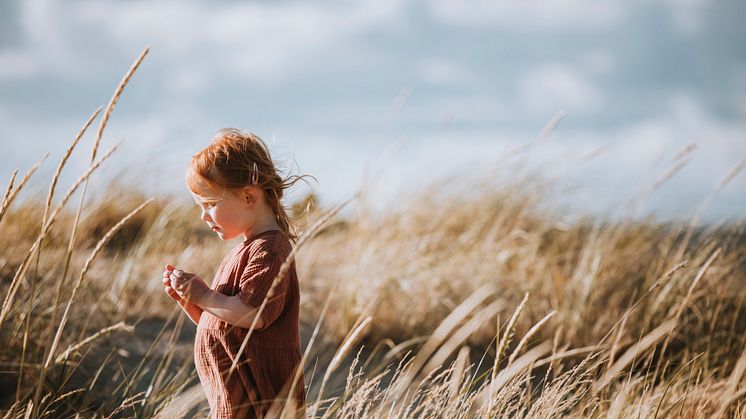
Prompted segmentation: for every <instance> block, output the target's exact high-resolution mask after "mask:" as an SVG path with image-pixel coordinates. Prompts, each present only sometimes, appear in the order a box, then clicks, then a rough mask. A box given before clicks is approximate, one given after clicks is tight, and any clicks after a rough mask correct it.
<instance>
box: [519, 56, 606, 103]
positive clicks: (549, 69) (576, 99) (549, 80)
mask: <svg viewBox="0 0 746 419" xmlns="http://www.w3.org/2000/svg"><path fill="white" fill-rule="evenodd" d="M520 97H521V99H522V101H523V103H524V105H525V106H526V108H527V110H528V111H529V112H531V113H533V114H535V115H547V114H551V113H553V112H554V111H556V110H557V109H565V110H566V111H568V112H570V113H583V112H591V111H597V110H598V109H599V107H601V106H602V105H603V96H602V94H601V91H600V90H599V89H598V88H597V87H596V86H595V85H593V84H592V83H591V82H590V81H588V80H586V79H584V78H583V77H582V76H581V75H580V74H578V73H577V72H576V71H574V70H573V69H571V68H570V67H568V66H566V65H564V64H560V63H549V64H544V65H541V66H539V67H537V68H534V69H533V70H530V71H528V72H527V73H526V74H525V75H524V76H523V77H522V79H521V81H520Z"/></svg>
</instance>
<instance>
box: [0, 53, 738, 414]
mask: <svg viewBox="0 0 746 419" xmlns="http://www.w3.org/2000/svg"><path fill="white" fill-rule="evenodd" d="M146 53H147V50H146V51H145V52H143V54H142V55H141V56H140V57H139V58H138V60H136V65H133V67H132V68H131V69H130V71H129V72H128V73H127V75H126V76H125V77H124V79H123V81H122V83H121V84H120V85H119V87H118V88H117V89H116V91H115V94H114V96H113V98H112V100H111V101H110V105H109V107H108V108H107V110H106V112H104V118H103V120H102V121H101V124H100V126H99V129H98V131H97V135H96V141H95V145H94V152H93V153H92V156H91V166H90V167H89V168H88V170H87V171H86V172H85V173H84V174H83V175H82V176H81V177H80V178H79V179H78V180H77V181H76V182H75V183H74V184H73V185H72V186H70V187H69V189H68V191H67V193H66V194H65V195H64V196H63V197H62V198H61V199H60V200H59V201H58V202H57V204H56V205H52V203H53V201H54V195H55V193H54V191H55V188H56V186H57V180H58V176H59V173H60V171H61V170H63V168H64V166H65V163H66V161H67V158H68V157H69V155H70V153H72V152H75V151H76V147H77V145H78V142H79V141H80V138H81V137H82V136H83V135H84V133H85V131H86V128H88V127H89V126H90V125H91V124H92V122H93V121H94V120H95V119H96V118H97V117H98V115H99V111H96V112H94V114H93V115H92V116H91V117H90V118H89V120H88V121H87V122H86V123H85V124H84V128H83V129H82V130H81V131H80V132H79V133H78V135H76V136H75V137H74V140H73V142H72V144H71V146H70V147H69V149H68V150H67V151H66V153H65V154H64V155H63V157H62V159H61V162H60V163H59V165H58V167H57V171H56V172H55V175H54V177H53V179H52V181H51V182H50V190H49V194H48V195H47V197H46V199H44V200H39V201H38V202H35V201H27V202H24V203H22V204H17V203H16V202H15V201H16V197H17V196H18V195H19V193H23V191H22V189H23V186H24V185H25V184H26V183H27V181H28V178H29V177H31V176H32V175H33V174H34V172H35V170H36V167H38V165H35V166H34V167H32V168H31V169H30V170H28V172H27V175H26V176H24V178H23V179H22V180H21V181H20V182H18V184H17V185H15V182H16V179H15V177H16V173H14V174H13V176H12V178H11V179H10V182H9V186H8V187H7V189H6V192H5V194H4V197H5V198H4V200H3V205H2V210H0V249H3V250H2V253H0V294H1V295H2V297H3V298H2V301H3V305H2V311H0V345H1V347H2V349H3V350H2V351H0V363H1V365H2V372H3V374H1V375H0V388H2V392H0V409H1V410H2V416H3V417H9V418H10V417H45V416H49V417H65V416H75V415H79V416H81V417H153V416H158V417H181V416H184V415H190V414H191V415H195V414H196V415H204V414H205V413H206V411H205V407H206V406H205V402H204V396H203V394H202V391H201V389H200V388H199V383H198V381H197V379H196V376H195V373H194V366H193V365H192V352H191V344H192V342H191V341H190V338H191V337H192V336H193V330H192V329H193V326H192V325H191V323H189V322H186V323H185V322H184V317H185V316H184V315H183V313H181V311H180V310H179V309H178V308H177V307H176V306H175V305H174V304H171V302H170V300H168V297H166V295H165V294H164V293H163V291H162V287H161V284H160V281H159V280H158V277H159V273H160V270H161V269H162V266H163V264H164V261H175V262H176V263H179V264H183V265H184V266H185V267H186V268H187V269H193V270H199V269H203V271H199V274H200V275H201V276H203V277H205V278H209V277H210V276H211V275H212V274H213V273H214V272H210V271H209V269H211V268H204V267H214V266H217V264H218V262H219V261H220V259H221V258H222V256H223V254H224V252H225V250H226V248H227V244H225V243H221V242H219V240H216V239H214V238H213V237H211V235H210V232H209V231H205V228H204V226H203V225H201V224H202V223H201V221H200V220H199V219H198V217H197V215H196V214H197V213H196V211H195V210H194V208H192V207H190V206H189V204H187V203H180V202H179V201H178V200H176V199H172V198H171V197H159V198H158V199H154V200H151V199H149V197H146V196H142V195H141V194H140V193H139V192H138V191H136V190H134V189H129V186H127V185H125V184H117V185H112V188H110V189H111V190H113V192H110V193H115V194H116V196H117V197H118V198H117V204H116V205H111V204H110V203H111V201H112V199H111V197H110V196H106V195H102V196H94V197H90V199H89V200H86V199H85V185H86V182H87V179H89V177H90V176H95V174H96V173H95V172H96V170H97V168H98V167H99V166H100V165H101V164H106V160H107V159H109V158H116V154H112V153H115V151H114V149H112V150H111V152H109V153H106V154H105V155H104V156H103V157H100V158H99V159H98V160H96V154H97V153H96V151H95V150H97V149H98V147H99V145H100V142H101V139H102V136H103V133H104V128H105V125H106V120H108V118H109V115H110V114H111V113H112V109H113V107H114V105H115V104H116V102H117V101H118V100H119V97H120V95H121V94H122V90H123V89H124V86H125V85H126V82H127V81H128V80H129V79H130V78H131V77H132V75H133V73H134V71H135V70H136V68H137V65H139V63H140V62H141V61H142V59H143V57H144V56H145V54H146ZM558 122H559V119H558V118H555V119H553V120H552V121H550V124H549V125H548V127H547V129H545V131H544V132H543V133H542V135H541V136H540V139H539V140H537V142H536V144H533V145H531V147H540V146H541V144H542V143H543V142H545V141H548V137H549V135H550V134H551V130H552V129H554V128H555V127H556V126H557V124H558ZM529 148H530V147H529ZM693 152H696V151H694V150H693V148H692V147H688V148H685V150H683V151H682V152H681V153H679V155H678V156H677V158H676V162H674V164H673V165H672V166H671V168H670V169H669V170H666V171H665V172H664V173H663V174H662V175H661V176H658V177H657V178H655V179H651V181H650V184H649V185H646V186H645V187H643V188H642V190H643V191H644V193H643V194H642V195H641V196H647V195H648V194H649V193H654V191H655V190H656V189H657V188H659V187H660V185H661V184H662V183H663V182H665V181H667V180H668V179H669V178H670V177H671V176H674V175H675V173H676V172H677V171H679V170H681V167H683V166H682V164H684V163H682V162H684V161H685V160H684V159H685V158H686V156H688V155H690V154H691V153H693ZM516 155H518V156H519V157H520V153H514V154H512V155H511V157H510V158H508V160H510V159H514V158H515V156H516ZM42 161H43V159H42ZM39 164H41V162H40V163H39ZM506 164H507V163H506ZM518 167H519V169H520V170H518V173H523V174H524V175H523V176H518V177H516V178H515V179H514V181H513V182H512V183H504V184H502V185H501V186H499V187H498V186H495V185H494V184H491V183H489V182H488V181H487V180H484V183H481V184H480V183H477V184H474V183H472V185H471V187H472V188H477V190H479V192H480V193H479V194H477V195H474V194H473V193H469V191H465V190H461V191H459V190H454V189H453V188H452V186H453V185H452V184H451V185H448V184H446V185H433V186H432V187H431V188H429V189H427V190H424V191H422V193H421V194H419V195H417V196H412V197H410V198H409V199H408V200H407V201H405V202H402V203H401V205H400V206H398V207H397V208H395V209H394V210H392V211H391V212H389V213H386V214H373V212H372V211H371V210H370V205H369V203H367V202H366V200H365V195H364V194H361V195H358V196H355V197H354V199H353V200H352V201H351V205H353V206H355V209H356V210H357V211H356V212H355V213H354V215H352V216H351V217H349V218H346V219H341V218H339V217H337V216H336V215H335V214H336V211H337V210H338V208H335V209H324V208H321V207H318V206H316V207H314V208H313V212H312V213H311V215H310V219H309V220H308V225H309V226H312V227H309V228H306V229H305V230H304V236H302V238H301V240H300V241H299V243H298V245H297V246H296V249H294V252H293V257H294V258H295V261H296V264H297V267H298V271H299V274H300V277H301V281H302V283H301V289H302V301H301V304H302V306H301V318H302V319H303V321H304V330H305V331H307V332H310V329H313V332H312V333H306V334H304V337H303V345H304V347H303V349H304V367H305V371H306V382H305V384H306V386H307V387H308V397H307V401H308V406H307V411H308V413H309V414H310V415H313V416H315V417H449V418H450V417H494V416H501V417H503V416H505V417H541V418H544V417H557V416H570V417H608V418H622V417H713V416H715V417H717V416H725V417H742V416H743V415H744V414H746V401H745V400H744V398H745V397H746V390H745V389H746V386H745V385H744V375H745V374H746V333H745V332H746V314H744V307H743V306H744V304H743V303H744V301H745V299H746V287H744V285H745V284H746V258H745V257H744V255H746V231H745V230H744V225H743V220H736V221H728V222H724V223H720V224H717V223H714V224H709V225H700V221H699V220H700V218H701V216H702V213H703V211H704V210H705V209H706V207H707V205H709V203H710V202H712V200H713V199H714V198H715V196H716V195H717V194H718V193H720V191H722V190H723V189H724V188H725V187H726V186H727V184H728V182H730V180H731V179H733V178H734V177H735V176H737V175H738V174H739V171H740V170H741V169H743V167H744V165H743V163H739V164H738V165H736V166H734V167H733V168H732V169H730V170H729V171H728V172H727V173H726V174H725V175H724V176H723V179H722V181H721V182H720V183H719V184H718V185H716V186H715V188H714V189H713V194H712V195H710V196H708V197H707V198H706V199H705V201H703V205H702V206H701V207H699V208H695V209H693V213H692V218H691V219H690V220H688V221H687V222H675V223H662V222H656V221H655V220H650V219H648V220H637V219H622V220H620V221H608V220H601V219H597V218H593V217H578V218H577V219H576V221H574V222H572V223H566V222H559V221H558V217H557V216H556V214H554V213H553V212H552V210H551V203H548V204H549V205H547V202H545V198H544V196H543V195H542V193H541V191H542V187H543V186H542V184H541V182H540V181H536V180H532V177H531V176H529V174H528V172H527V171H524V170H523V169H521V168H522V167H525V166H521V165H520V164H519V165H518ZM80 186H83V188H82V189H79V187H80ZM79 191H83V192H82V193H81V194H80V201H79V205H78V207H77V208H75V209H70V208H68V207H67V203H68V202H69V199H71V198H72V196H73V195H74V194H76V193H77V192H79ZM123 192H124V193H123ZM122 197H126V198H122ZM444 197H447V199H444ZM638 198H639V197H636V198H635V199H638ZM633 201H634V200H633ZM312 202H314V201H313V200H311V199H310V198H309V199H308V200H306V201H305V202H298V203H295V204H293V207H295V208H303V207H304V206H305V205H306V204H309V203H312ZM636 203H637V201H634V202H633V205H636ZM84 207H85V208H89V212H90V213H91V214H94V215H93V216H90V217H88V218H81V209H82V208H84ZM314 223H315V224H314ZM166 238H168V240H166ZM185 243H188V244H185ZM32 267H33V268H32ZM205 269H207V270H205ZM213 269H214V268H213ZM73 278H75V281H74V282H72V279H73ZM190 333H191V335H190ZM309 334H310V336H309ZM275 409H276V410H274V412H277V413H280V412H281V413H283V414H284V415H288V416H289V415H290V412H289V410H288V409H289V405H284V404H283V403H282V401H280V402H279V403H278V404H277V405H276V406H275Z"/></svg>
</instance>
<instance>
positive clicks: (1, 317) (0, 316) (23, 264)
mask: <svg viewBox="0 0 746 419" xmlns="http://www.w3.org/2000/svg"><path fill="white" fill-rule="evenodd" d="M116 148H117V146H114V147H113V148H112V149H110V150H109V151H108V152H107V153H106V154H105V155H104V156H103V157H102V158H101V159H99V160H98V161H96V162H95V163H93V164H92V165H91V166H89V167H88V170H86V172H85V173H84V174H83V175H82V176H81V177H79V178H78V180H76V181H75V183H73V185H72V186H70V189H68V190H67V193H66V194H65V196H64V197H63V198H62V200H61V201H60V203H59V204H57V206H56V207H55V209H54V211H52V214H51V215H50V216H49V220H48V221H47V223H46V224H45V225H44V226H42V229H41V232H40V233H39V235H38V237H37V238H36V241H35V242H34V244H33V245H32V246H31V249H30V250H29V251H28V253H27V254H26V257H25V258H24V260H23V262H21V265H20V266H19V267H18V270H16V274H15V276H14V277H13V280H12V281H11V283H10V289H9V290H8V295H7V296H6V297H5V300H4V301H3V308H2V311H1V312H0V325H2V323H3V321H4V320H5V318H6V316H7V315H8V312H9V310H10V306H11V304H12V302H13V297H14V296H15V293H16V290H17V287H18V280H19V279H20V278H21V276H23V274H24V273H25V272H26V269H27V268H28V262H29V260H30V259H31V255H33V254H34V252H35V251H36V249H37V248H38V247H39V245H40V244H41V242H42V240H44V237H46V235H47V233H48V232H49V229H50V228H51V227H52V225H53V224H54V221H55V219H56V218H57V215H58V214H59V212H60V211H61V210H62V208H63V207H64V206H65V204H66V203H67V201H68V199H70V197H71V196H72V194H73V193H74V192H75V191H76V190H77V189H78V186H80V184H81V183H82V182H83V181H84V180H86V179H88V177H89V176H90V175H91V174H92V173H93V172H94V171H95V170H96V169H97V168H98V167H99V166H100V165H101V163H103V162H104V160H106V159H107V158H109V156H111V154H112V153H113V152H114V150H116Z"/></svg>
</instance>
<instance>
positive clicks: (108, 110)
mask: <svg viewBox="0 0 746 419" xmlns="http://www.w3.org/2000/svg"><path fill="white" fill-rule="evenodd" d="M149 50H150V49H149V48H148V47H146V48H145V49H144V50H143V52H142V53H141V54H140V56H139V57H138V58H137V59H136V60H135V63H134V64H133V65H132V66H131V67H130V69H129V71H127V73H126V74H125V76H124V78H123V79H122V81H120V83H119V85H118V86H117V88H116V89H115V91H114V95H113V96H112V98H111V100H110V101H109V104H108V106H107V107H106V111H105V112H104V116H103V118H102V119H101V124H100V125H99V128H98V132H97V134H96V141H95V142H94V145H93V151H92V152H91V163H93V161H94V160H95V159H96V153H97V151H98V145H99V143H100V141H101V137H102V136H103V132H104V129H105V128H106V124H107V122H108V120H109V116H110V115H111V112H112V110H113V109H114V106H115V105H116V103H117V102H118V101H119V97H120V96H121V94H122V91H123V90H124V88H125V86H126V85H127V83H129V80H130V79H131V78H132V75H133V74H134V72H135V70H136V69H137V67H139V65H140V63H141V62H142V60H143V58H145V55H147V53H148V51H149ZM87 190H88V179H87V178H86V180H85V184H84V185H83V191H82V192H81V194H80V201H79V202H78V209H77V211H76V212H75V220H74V221H73V224H72V232H71V233H70V240H69V242H68V246H67V253H66V256H65V266H64V269H63V271H62V276H61V277H60V280H59V281H58V283H57V290H56V292H55V297H54V304H53V309H52V321H51V322H49V327H50V329H49V331H50V332H51V328H52V327H54V324H55V323H56V321H57V307H58V306H59V302H60V295H61V294H62V286H63V284H64V283H65V282H66V279H67V272H68V269H69V268H70V260H71V258H72V252H73V247H74V246H75V238H76V234H77V230H78V223H79V221H80V214H81V212H82V210H83V202H85V194H86V191H87ZM1 319H2V318H0V320H1ZM52 356H53V351H51V352H49V353H48V355H47V364H48V363H49V360H51V358H52ZM45 372H46V371H45V369H42V380H40V383H39V385H37V387H36V393H35V394H34V401H36V400H39V396H40V394H41V382H43V381H44V380H43V378H44V374H45Z"/></svg>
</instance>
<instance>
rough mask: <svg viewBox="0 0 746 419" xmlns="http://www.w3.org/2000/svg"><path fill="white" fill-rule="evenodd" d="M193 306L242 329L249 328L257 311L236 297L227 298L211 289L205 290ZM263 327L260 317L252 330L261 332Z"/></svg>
mask: <svg viewBox="0 0 746 419" xmlns="http://www.w3.org/2000/svg"><path fill="white" fill-rule="evenodd" d="M194 304H196V305H198V307H200V309H201V310H204V311H206V312H208V313H210V314H212V315H214V316H216V317H219V318H220V319H222V320H223V321H225V322H227V323H230V324H232V325H234V326H238V327H242V328H244V329H248V328H250V327H251V324H252V323H253V322H254V318H255V317H256V313H257V310H258V309H257V307H253V306H250V305H248V304H246V303H244V302H243V301H241V300H240V299H239V298H238V296H236V295H234V296H228V295H225V294H223V293H220V292H217V291H214V290H211V289H207V290H205V292H204V293H203V294H202V295H200V297H199V300H198V301H195V302H194ZM263 327H264V322H263V321H262V319H261V317H260V318H258V319H257V322H256V326H254V330H261V329H262V328H263Z"/></svg>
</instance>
